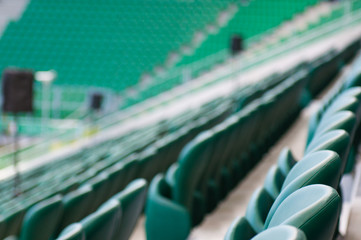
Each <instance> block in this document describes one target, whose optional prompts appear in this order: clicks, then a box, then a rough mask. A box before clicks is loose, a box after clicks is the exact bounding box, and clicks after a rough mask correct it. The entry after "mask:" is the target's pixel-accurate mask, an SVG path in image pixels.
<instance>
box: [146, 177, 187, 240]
mask: <svg viewBox="0 0 361 240" xmlns="http://www.w3.org/2000/svg"><path fill="white" fill-rule="evenodd" d="M171 195H172V191H171V188H170V186H169V185H168V184H167V182H166V181H165V179H164V177H163V175H162V174H158V175H157V176H156V177H155V178H154V179H153V180H152V182H151V184H150V187H149V193H148V198H147V204H146V219H145V229H146V235H147V239H148V240H168V239H170V237H169V236H172V237H171V239H172V240H173V239H174V240H184V239H186V238H187V236H188V234H189V232H190V229H191V226H192V224H191V219H190V215H189V212H188V211H187V210H186V209H185V208H184V207H183V206H181V205H180V204H177V203H175V202H174V201H172V200H171Z"/></svg>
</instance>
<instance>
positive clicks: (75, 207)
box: [58, 185, 94, 232]
mask: <svg viewBox="0 0 361 240" xmlns="http://www.w3.org/2000/svg"><path fill="white" fill-rule="evenodd" d="M92 190H93V189H92V187H91V186H90V185H84V186H82V187H80V188H79V189H76V190H74V191H72V192H70V193H68V194H67V195H65V196H64V198H63V206H64V214H63V216H62V218H61V220H60V222H59V228H58V230H59V231H58V232H60V231H62V230H63V229H64V228H65V227H67V226H68V225H70V224H72V223H75V222H78V221H80V220H81V219H83V218H84V217H85V216H86V215H88V214H90V213H91V212H89V208H90V207H91V206H92V199H93V196H92V194H94V193H93V192H92Z"/></svg>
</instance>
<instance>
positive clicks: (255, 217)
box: [245, 188, 274, 232]
mask: <svg viewBox="0 0 361 240" xmlns="http://www.w3.org/2000/svg"><path fill="white" fill-rule="evenodd" d="M273 202H274V198H272V196H271V195H270V194H269V193H268V192H267V191H266V190H265V189H263V188H258V189H257V190H256V191H254V193H253V194H252V197H251V199H250V200H249V202H248V205H247V210H246V215H245V217H246V219H247V220H248V222H249V224H250V225H251V226H252V228H253V229H254V230H255V231H256V232H261V231H262V230H263V229H264V223H265V221H266V218H267V214H268V212H269V210H270V209H271V207H272V204H273Z"/></svg>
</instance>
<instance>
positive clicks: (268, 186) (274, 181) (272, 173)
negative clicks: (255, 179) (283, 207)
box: [263, 165, 285, 199]
mask: <svg viewBox="0 0 361 240" xmlns="http://www.w3.org/2000/svg"><path fill="white" fill-rule="evenodd" d="M284 180H285V177H284V175H283V174H282V172H281V170H280V169H279V168H278V167H277V166H275V165H273V166H272V167H271V168H270V169H269V170H268V172H267V175H266V179H265V180H264V185H263V186H264V189H265V190H266V191H267V192H268V193H269V194H270V196H271V197H272V198H273V199H276V198H277V196H278V195H279V193H280V191H281V188H282V184H283V181H284Z"/></svg>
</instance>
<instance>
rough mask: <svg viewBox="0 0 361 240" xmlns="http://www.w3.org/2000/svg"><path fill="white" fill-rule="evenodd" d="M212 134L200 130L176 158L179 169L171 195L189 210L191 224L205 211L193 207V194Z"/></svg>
mask: <svg viewBox="0 0 361 240" xmlns="http://www.w3.org/2000/svg"><path fill="white" fill-rule="evenodd" d="M212 136H213V134H212V132H211V131H205V132H202V133H201V134H199V135H198V136H197V137H196V138H195V139H194V140H193V141H191V142H190V143H189V144H188V145H187V146H186V147H185V148H184V149H183V150H182V152H181V154H180V156H179V158H178V164H179V169H178V171H177V176H176V182H175V185H174V187H173V192H172V196H173V199H174V201H175V202H177V203H179V204H180V205H182V206H184V207H185V208H186V209H187V210H188V211H189V213H190V215H191V216H192V222H193V225H194V224H195V223H196V222H199V219H200V218H202V216H203V214H204V213H205V209H200V208H195V207H194V206H195V205H194V204H195V199H194V196H195V194H196V190H197V185H198V183H199V180H200V179H201V177H202V174H203V172H204V170H205V169H206V166H207V162H208V160H209V156H210V151H209V144H210V143H211V141H212ZM201 197H204V196H201ZM203 201H204V200H203ZM202 205H203V206H204V207H205V205H204V204H199V205H198V206H199V207H202Z"/></svg>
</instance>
